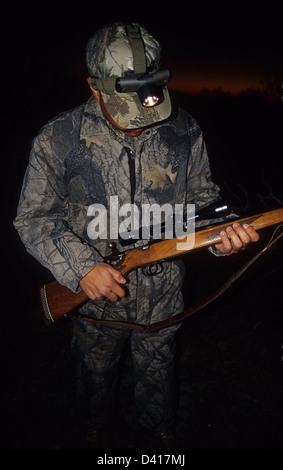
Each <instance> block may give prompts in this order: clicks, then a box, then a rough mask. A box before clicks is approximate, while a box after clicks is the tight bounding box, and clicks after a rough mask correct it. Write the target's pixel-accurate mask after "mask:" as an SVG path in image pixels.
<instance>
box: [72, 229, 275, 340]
mask: <svg viewBox="0 0 283 470" xmlns="http://www.w3.org/2000/svg"><path fill="white" fill-rule="evenodd" d="M282 228H283V225H278V226H277V227H276V229H275V230H274V232H273V234H272V236H271V238H270V240H269V242H268V243H267V245H266V246H265V247H264V248H263V249H262V250H260V251H259V252H258V253H257V254H256V255H255V256H254V257H253V258H252V259H251V260H250V261H248V263H246V264H245V265H244V266H243V267H242V268H241V269H240V270H239V271H238V272H237V273H236V274H234V275H233V276H232V277H230V278H229V279H228V281H226V282H225V284H223V285H222V286H221V287H220V288H219V289H218V290H216V291H215V292H214V293H213V294H211V295H210V296H208V297H206V298H205V299H204V300H202V301H200V302H199V303H197V304H195V305H193V306H192V307H189V308H188V309H186V310H184V311H183V312H181V313H177V314H176V315H173V316H172V317H170V318H167V319H166V320H163V321H160V322H156V323H151V324H150V325H140V324H138V323H128V322H124V321H115V320H98V319H94V318H91V317H87V316H85V315H81V314H76V313H73V314H72V315H71V317H74V318H79V319H80V320H84V321H87V322H89V323H95V324H98V325H111V326H115V327H122V328H130V329H132V330H137V331H141V332H149V331H156V330H160V329H161V328H165V327H168V326H171V325H174V324H175V323H179V322H181V321H183V320H185V319H186V318H188V317H189V316H191V315H193V314H194V313H196V312H198V311H199V310H201V309H203V308H204V307H206V306H207V305H209V304H210V303H211V302H213V301H214V300H216V299H217V298H218V297H220V296H221V295H222V294H223V293H224V292H226V291H227V289H229V287H231V286H232V284H234V282H235V281H237V280H238V279H239V278H240V277H241V276H242V274H243V273H244V272H245V271H246V270H247V269H248V268H249V267H250V266H251V265H252V264H253V263H254V262H255V261H256V260H257V259H258V258H259V257H260V256H261V255H263V254H264V253H266V252H267V251H268V250H269V248H270V247H271V246H272V245H273V244H274V243H276V242H277V241H278V240H279V239H280V238H281V237H282V236H283V232H282V233H279V235H278V234H277V232H278V231H279V230H280V229H282Z"/></svg>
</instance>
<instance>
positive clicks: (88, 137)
mask: <svg viewBox="0 0 283 470" xmlns="http://www.w3.org/2000/svg"><path fill="white" fill-rule="evenodd" d="M129 154H130V155H131V156H132V157H134V160H135V169H134V173H135V174H134V179H135V186H134V188H133V185H131V184H130V172H129ZM132 176H133V175H132ZM133 189H134V191H133ZM114 195H117V196H118V199H119V205H122V204H125V203H130V202H133V201H134V202H135V204H136V205H137V206H138V207H141V204H143V203H149V204H153V203H158V204H160V205H161V204H164V203H169V204H172V205H174V204H176V203H179V204H184V205H185V204H187V203H194V204H196V207H199V206H203V205H207V204H209V203H210V202H212V201H214V200H216V199H219V189H218V187H217V186H216V185H215V184H214V183H213V182H212V180H211V175H210V168H209V162H208V157H207V152H206V148H205V144H204V140H203V137H202V134H201V131H200V128H199V126H198V124H197V123H196V121H195V120H194V119H193V118H192V117H191V116H190V115H189V114H188V113H187V112H185V111H183V110H181V109H179V110H178V114H177V117H176V118H175V119H173V120H172V121H168V122H163V123H160V124H158V125H155V126H154V127H151V128H147V129H145V130H144V131H143V132H142V133H141V135H140V136H138V137H129V136H126V135H124V134H123V133H122V132H120V131H117V130H115V129H114V128H113V127H112V126H111V125H110V124H108V123H107V122H106V120H105V119H104V117H103V115H102V113H101V110H100V107H99V105H98V103H97V102H96V100H95V99H94V98H93V97H91V98H90V99H89V100H88V101H87V103H86V104H83V105H80V106H78V107H76V108H75V109H73V110H71V111H69V112H65V113H63V114H61V115H60V116H58V117H56V118H55V119H53V120H52V121H50V122H49V123H48V124H47V125H46V126H44V127H43V128H42V129H41V131H40V133H39V135H38V136H37V137H36V138H35V139H34V141H33V144H32V150H31V154H30V161H29V164H28V167H27V171H26V174H25V178H24V182H23V188H22V192H21V196H20V201H19V205H18V212H17V216H16V219H15V221H14V225H15V227H16V229H17V231H18V232H19V234H20V237H21V239H22V241H23V243H24V245H25V247H26V249H27V251H28V252H29V253H30V254H31V255H32V256H34V257H35V258H36V259H37V260H38V261H39V262H40V263H41V264H43V265H44V266H45V267H47V268H48V269H49V270H50V271H51V272H52V274H53V275H54V277H55V278H56V279H57V280H58V281H59V282H60V283H61V284H62V285H66V286H67V287H69V288H70V289H72V290H73V291H76V290H77V289H78V286H79V281H80V279H81V278H82V277H84V276H85V275H86V274H87V273H88V272H89V271H90V270H91V269H92V268H93V267H94V266H96V265H97V264H98V263H100V262H101V261H102V259H103V256H105V254H107V250H108V248H107V241H106V240H99V239H98V240H91V239H90V238H89V237H88V233H87V226H88V223H89V217H88V216H87V210H88V208H89V206H90V205H92V204H95V203H100V204H103V205H104V206H105V207H106V208H109V198H110V196H114Z"/></svg>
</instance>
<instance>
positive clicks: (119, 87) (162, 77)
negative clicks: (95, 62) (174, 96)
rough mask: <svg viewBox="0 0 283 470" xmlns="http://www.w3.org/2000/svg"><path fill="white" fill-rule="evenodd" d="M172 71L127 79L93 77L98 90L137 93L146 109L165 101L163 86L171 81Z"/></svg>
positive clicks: (132, 76) (132, 75)
mask: <svg viewBox="0 0 283 470" xmlns="http://www.w3.org/2000/svg"><path fill="white" fill-rule="evenodd" d="M170 77H171V74H170V71H169V70H168V69H166V70H161V71H159V72H155V73H152V74H146V73H143V74H131V75H128V76H126V77H106V78H95V77H91V82H92V85H93V86H94V88H95V89H96V90H99V91H103V92H105V93H110V94H112V93H113V92H114V91H117V92H118V93H133V92H136V93H137V94H138V97H139V99H140V101H141V104H142V105H143V106H145V107H152V106H156V105H157V104H160V103H162V101H163V100H164V96H163V89H162V88H163V86H165V85H166V83H168V82H169V81H170Z"/></svg>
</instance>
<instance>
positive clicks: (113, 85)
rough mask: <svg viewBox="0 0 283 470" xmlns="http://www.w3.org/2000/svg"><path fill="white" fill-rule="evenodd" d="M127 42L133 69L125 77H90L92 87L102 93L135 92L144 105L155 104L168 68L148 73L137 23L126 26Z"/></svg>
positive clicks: (165, 79) (159, 99) (168, 75)
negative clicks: (130, 51)
mask: <svg viewBox="0 0 283 470" xmlns="http://www.w3.org/2000/svg"><path fill="white" fill-rule="evenodd" d="M126 32H127V36H128V40H129V43H130V45H131V49H132V52H133V63H134V67H133V68H134V70H133V71H127V72H126V73H125V77H117V76H116V77H115V76H114V77H106V78H95V77H91V82H92V85H93V87H94V88H96V90H99V91H103V92H104V93H109V94H113V93H114V92H115V91H117V92H118V93H132V92H136V93H137V94H138V97H139V99H140V101H141V104H142V105H143V106H145V107H152V106H156V105H158V104H160V103H162V101H163V100H164V95H163V89H162V88H163V87H164V86H165V85H166V83H168V82H169V80H170V72H169V70H167V69H166V70H161V71H158V72H155V73H148V71H147V68H146V55H145V49H144V44H143V40H142V37H141V32H140V29H139V27H138V26H137V25H128V26H127V27H126Z"/></svg>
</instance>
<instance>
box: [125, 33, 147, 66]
mask: <svg viewBox="0 0 283 470" xmlns="http://www.w3.org/2000/svg"><path fill="white" fill-rule="evenodd" d="M127 34H128V38H129V43H130V46H131V48H132V52H133V62H134V72H135V74H139V73H146V59H145V50H144V44H143V40H142V37H141V33H140V30H139V27H138V26H135V25H129V26H127Z"/></svg>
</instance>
